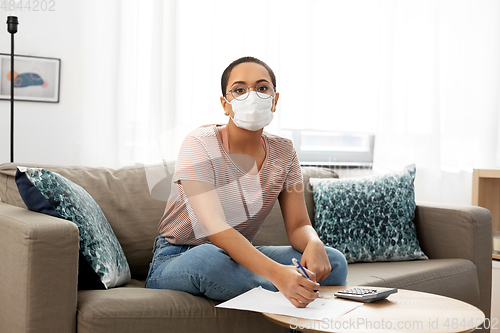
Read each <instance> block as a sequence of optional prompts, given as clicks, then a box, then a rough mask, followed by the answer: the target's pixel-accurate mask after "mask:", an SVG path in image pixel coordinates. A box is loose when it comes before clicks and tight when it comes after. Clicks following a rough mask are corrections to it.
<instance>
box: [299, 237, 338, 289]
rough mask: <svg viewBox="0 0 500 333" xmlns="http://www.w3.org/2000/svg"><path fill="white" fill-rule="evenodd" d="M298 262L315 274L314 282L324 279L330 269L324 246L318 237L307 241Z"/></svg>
mask: <svg viewBox="0 0 500 333" xmlns="http://www.w3.org/2000/svg"><path fill="white" fill-rule="evenodd" d="M300 264H301V265H302V266H304V267H305V268H307V269H308V270H310V271H312V272H314V274H316V282H319V281H323V280H324V279H326V278H327V277H328V275H329V274H330V272H331V271H332V266H331V265H330V260H329V259H328V255H327V254H326V251H325V246H324V244H323V242H321V241H320V240H319V239H313V240H310V241H309V242H308V243H307V246H306V248H305V250H304V253H302V259H301V260H300Z"/></svg>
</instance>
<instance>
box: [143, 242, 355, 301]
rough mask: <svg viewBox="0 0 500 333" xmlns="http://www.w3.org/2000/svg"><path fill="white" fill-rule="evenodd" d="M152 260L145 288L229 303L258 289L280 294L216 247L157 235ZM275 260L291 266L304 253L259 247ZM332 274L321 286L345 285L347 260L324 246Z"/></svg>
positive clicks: (288, 248)
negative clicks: (168, 290) (182, 241)
mask: <svg viewBox="0 0 500 333" xmlns="http://www.w3.org/2000/svg"><path fill="white" fill-rule="evenodd" d="M155 243H156V249H155V252H154V256H153V261H152V262H151V265H150V267H149V273H148V277H147V279H146V288H152V289H171V290H180V291H185V292H188V293H190V294H193V295H205V296H207V297H208V298H211V299H215V300H220V301H226V300H228V299H231V298H233V297H235V296H238V295H240V294H242V293H244V292H246V291H248V290H251V289H253V288H255V287H258V286H262V288H264V289H267V290H271V291H277V288H276V287H275V286H274V285H273V284H272V283H271V282H270V281H269V280H267V279H264V278H262V277H260V276H258V275H257V274H254V273H252V272H250V271H249V270H248V269H246V268H245V267H243V266H241V265H240V264H238V263H237V262H235V261H234V260H233V259H231V257H230V256H229V255H228V254H227V253H226V252H225V251H224V250H222V249H220V248H218V247H217V246H215V245H213V244H202V245H174V244H171V243H169V242H168V241H166V240H165V238H163V237H161V236H158V237H157V238H156V241H155ZM256 248H257V249H258V250H259V251H260V252H262V253H263V254H265V255H266V256H268V257H269V258H271V259H273V260H274V261H276V262H278V263H281V264H284V265H291V264H292V258H297V259H298V260H300V258H301V257H302V253H300V252H298V251H296V250H294V249H293V248H292V247H291V246H256ZM325 249H326V253H327V255H328V258H329V259H330V263H331V266H332V271H331V272H330V275H328V277H327V278H326V279H325V280H323V281H320V285H321V286H343V285H345V282H346V277H347V263H346V260H345V257H344V255H343V254H342V253H340V252H339V251H338V250H335V249H333V248H331V247H327V246H325Z"/></svg>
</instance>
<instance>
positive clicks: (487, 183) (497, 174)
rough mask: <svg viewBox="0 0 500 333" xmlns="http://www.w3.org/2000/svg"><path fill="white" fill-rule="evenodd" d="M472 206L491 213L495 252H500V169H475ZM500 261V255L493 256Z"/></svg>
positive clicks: (494, 254)
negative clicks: (482, 208)
mask: <svg viewBox="0 0 500 333" xmlns="http://www.w3.org/2000/svg"><path fill="white" fill-rule="evenodd" d="M472 205H474V206H481V207H484V208H486V209H488V210H489V211H490V213H491V221H492V228H493V237H494V239H493V242H494V244H493V246H494V250H496V251H498V252H500V249H499V248H498V247H499V246H500V169H498V170H495V169H474V172H473V173H472ZM492 257H493V259H497V260H500V254H499V253H493V254H492Z"/></svg>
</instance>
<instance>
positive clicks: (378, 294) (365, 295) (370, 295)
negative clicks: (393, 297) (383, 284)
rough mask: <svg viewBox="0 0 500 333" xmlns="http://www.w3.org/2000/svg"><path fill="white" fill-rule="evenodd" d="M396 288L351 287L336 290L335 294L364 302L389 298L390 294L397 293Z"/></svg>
mask: <svg viewBox="0 0 500 333" xmlns="http://www.w3.org/2000/svg"><path fill="white" fill-rule="evenodd" d="M397 292H398V290H397V289H396V288H393V289H388V290H381V291H378V290H377V289H373V288H351V289H346V290H342V291H339V292H336V293H335V294H334V295H335V296H337V297H340V298H345V299H350V300H353V301H359V302H364V303H372V302H376V301H380V300H381V299H385V298H387V296H389V295H390V294H394V293H397Z"/></svg>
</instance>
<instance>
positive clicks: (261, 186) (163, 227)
mask: <svg viewBox="0 0 500 333" xmlns="http://www.w3.org/2000/svg"><path fill="white" fill-rule="evenodd" d="M262 137H263V139H264V142H265V149H266V158H265V160H264V163H263V164H262V167H261V169H260V171H257V166H256V163H255V160H254V159H253V158H252V157H250V156H248V155H241V154H229V153H228V152H227V151H226V150H225V149H224V146H223V142H222V138H221V136H220V134H219V130H218V128H217V125H205V126H202V127H200V128H198V129H196V130H194V131H193V132H191V133H190V134H189V135H188V136H187V137H186V139H185V140H184V142H183V143H182V146H181V149H180V153H179V157H178V159H177V162H176V166H175V174H174V176H173V178H172V181H173V183H172V187H171V189H172V190H171V194H170V198H169V200H168V202H167V206H166V208H165V213H164V215H163V217H162V219H161V220H160V224H159V226H158V230H159V233H160V235H161V236H163V237H165V239H166V240H167V241H168V242H170V243H172V244H190V245H199V244H204V243H210V241H209V239H208V237H207V236H206V235H205V234H204V233H203V231H202V229H201V227H200V226H199V224H198V221H197V220H196V216H195V213H194V211H193V209H192V207H191V205H190V204H189V200H188V199H187V197H186V194H185V193H184V190H183V187H182V180H195V181H202V182H206V183H209V184H211V185H213V186H214V187H215V189H216V191H217V195H218V197H219V199H220V203H221V206H222V209H223V211H224V215H225V218H226V222H227V223H228V224H229V225H230V226H231V227H233V228H234V229H236V230H237V231H239V232H240V233H241V234H242V235H243V236H245V237H246V238H247V239H248V240H249V241H252V240H253V239H254V237H255V235H256V234H257V232H258V231H259V228H260V227H261V225H262V224H263V223H264V220H265V218H266V217H267V215H268V214H269V212H270V211H271V209H272V208H273V205H274V203H275V202H276V199H277V197H278V195H279V194H280V192H281V191H283V190H284V189H287V188H289V187H292V186H295V185H298V184H300V183H302V173H301V169H300V164H299V160H298V158H297V154H296V152H295V149H294V148H293V145H292V142H291V141H290V140H289V139H285V138H281V137H279V136H276V135H272V134H269V133H266V132H263V134H262Z"/></svg>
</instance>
